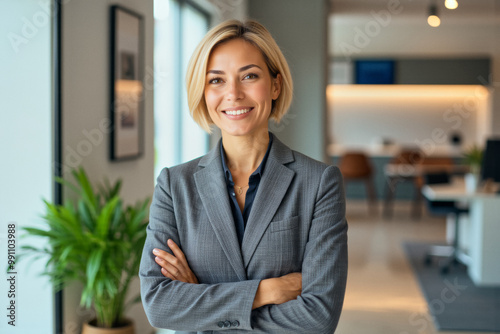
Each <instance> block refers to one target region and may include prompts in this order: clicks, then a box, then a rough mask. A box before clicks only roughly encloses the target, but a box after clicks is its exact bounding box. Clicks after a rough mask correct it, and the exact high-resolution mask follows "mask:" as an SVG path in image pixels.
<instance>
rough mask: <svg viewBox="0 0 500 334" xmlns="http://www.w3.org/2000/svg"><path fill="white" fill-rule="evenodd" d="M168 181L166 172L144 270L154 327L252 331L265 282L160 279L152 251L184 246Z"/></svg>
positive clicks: (155, 203) (159, 189) (154, 207)
mask: <svg viewBox="0 0 500 334" xmlns="http://www.w3.org/2000/svg"><path fill="white" fill-rule="evenodd" d="M169 178H170V175H169V170H168V169H166V168H165V169H164V170H163V171H162V173H161V174H160V176H159V177H158V183H157V186H156V187H155V192H154V195H153V200H152V204H151V209H150V221H149V225H148V228H147V238H146V243H145V245H144V250H143V253H142V258H141V266H140V269H139V277H140V282H141V297H142V301H143V305H144V310H145V312H146V315H147V317H148V320H149V322H150V323H151V325H152V326H154V327H157V328H168V329H172V330H179V331H183V330H188V331H207V330H214V331H218V330H221V329H229V328H230V329H235V328H238V329H251V312H252V305H253V300H254V296H255V293H256V291H257V288H258V286H259V283H260V280H249V281H241V282H228V283H220V284H190V283H184V282H180V281H172V280H170V279H168V278H166V277H165V276H163V275H162V274H161V272H160V267H159V266H158V264H157V263H156V262H155V261H154V258H155V257H154V255H153V253H152V251H153V249H154V248H155V247H157V248H160V249H164V250H167V251H169V249H168V247H165V245H166V244H167V240H168V239H169V238H171V239H172V240H174V241H175V242H176V243H178V244H179V236H178V230H177V227H176V219H175V211H174V207H173V201H172V197H171V191H170V186H171V182H170V179H169ZM228 325H230V326H228ZM221 327H222V328H221Z"/></svg>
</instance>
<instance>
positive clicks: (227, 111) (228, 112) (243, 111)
mask: <svg viewBox="0 0 500 334" xmlns="http://www.w3.org/2000/svg"><path fill="white" fill-rule="evenodd" d="M249 111H250V109H240V110H226V114H228V115H233V116H235V115H241V114H246V113H247V112H249Z"/></svg>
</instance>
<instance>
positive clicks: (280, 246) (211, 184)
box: [139, 137, 347, 334]
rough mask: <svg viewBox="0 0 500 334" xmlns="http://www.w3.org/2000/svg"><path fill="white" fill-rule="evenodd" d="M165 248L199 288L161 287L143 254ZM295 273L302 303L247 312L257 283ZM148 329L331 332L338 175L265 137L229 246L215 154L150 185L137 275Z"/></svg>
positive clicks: (340, 279) (339, 249) (337, 287)
mask: <svg viewBox="0 0 500 334" xmlns="http://www.w3.org/2000/svg"><path fill="white" fill-rule="evenodd" d="M169 238H171V239H172V240H174V241H175V242H176V243H177V244H178V245H179V246H180V248H181V249H182V250H183V252H184V253H185V255H186V258H187V260H188V262H189V265H190V267H191V270H192V271H193V272H194V274H195V275H196V277H197V278H198V280H199V282H200V284H189V283H184V282H179V281H171V280H170V279H168V278H166V277H164V276H163V275H162V274H161V272H160V267H159V266H158V265H157V264H156V263H155V262H154V256H153V254H152V250H153V248H155V247H157V248H160V249H163V250H167V251H170V250H169V248H168V247H167V240H168V239H169ZM292 272H301V273H302V294H301V295H300V296H299V297H298V298H297V299H296V300H292V301H289V302H287V303H284V304H280V305H265V306H263V307H260V308H258V309H255V310H252V304H253V300H254V296H255V293H256V291H257V288H258V285H259V282H260V280H262V279H265V278H270V277H279V276H282V275H285V274H288V273H292ZM139 276H140V279H141V295H142V301H143V305H144V308H145V311H146V314H147V316H148V319H149V321H150V323H151V324H152V325H153V326H154V327H158V328H168V329H172V330H177V331H187V332H188V333H196V332H198V333H222V332H226V333H246V332H247V331H251V332H252V333H283V334H285V333H286V334H290V333H300V334H306V333H314V334H319V333H325V334H331V333H333V332H334V331H335V328H336V326H337V323H338V320H339V316H340V313H341V310H342V304H343V300H344V292H345V287H346V278H347V222H346V220H345V199H344V190H343V185H342V176H341V174H340V172H339V169H338V168H337V167H335V166H329V165H326V164H324V163H321V162H318V161H315V160H313V159H311V158H309V157H306V156H305V155H302V154H300V153H298V152H295V151H292V150H291V149H289V148H288V147H287V146H285V145H284V144H283V143H281V142H280V141H279V140H278V139H277V138H276V137H274V140H273V144H272V146H271V151H270V153H269V158H268V160H267V163H266V167H265V171H264V173H263V176H262V179H261V182H260V186H259V189H258V192H257V195H256V197H255V201H254V203H253V207H252V211H251V213H250V217H249V218H248V222H247V226H246V229H245V235H244V237H243V241H242V245H241V248H240V245H239V243H238V237H237V235H236V229H235V225H234V221H233V217H232V214H231V208H230V203H229V198H228V194H227V187H226V183H225V179H224V174H223V169H222V164H221V156H220V151H219V147H218V146H216V147H215V148H214V149H213V150H211V151H210V152H209V153H208V154H207V155H205V156H203V157H201V158H198V159H195V160H192V161H190V162H187V163H185V164H182V165H179V166H175V167H172V168H168V169H167V168H165V169H163V171H162V172H161V174H160V176H159V177H158V183H157V185H156V188H155V192H154V196H153V201H152V204H151V210H150V222H149V226H148V236H147V240H146V244H145V246H144V251H143V254H142V260H141V267H140V271H139Z"/></svg>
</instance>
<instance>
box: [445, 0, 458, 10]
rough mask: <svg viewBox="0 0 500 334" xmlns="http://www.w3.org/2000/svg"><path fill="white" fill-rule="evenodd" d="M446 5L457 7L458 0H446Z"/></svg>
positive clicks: (447, 6) (450, 7) (449, 7)
mask: <svg viewBox="0 0 500 334" xmlns="http://www.w3.org/2000/svg"><path fill="white" fill-rule="evenodd" d="M444 5H445V7H446V8H448V9H455V8H457V7H458V2H457V0H444Z"/></svg>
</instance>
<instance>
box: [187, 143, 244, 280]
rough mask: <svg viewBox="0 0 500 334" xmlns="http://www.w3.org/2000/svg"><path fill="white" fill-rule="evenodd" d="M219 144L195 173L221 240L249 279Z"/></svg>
mask: <svg viewBox="0 0 500 334" xmlns="http://www.w3.org/2000/svg"><path fill="white" fill-rule="evenodd" d="M218 150H219V146H218V145H217V146H216V147H215V148H214V149H213V150H212V151H211V152H210V153H209V154H207V155H206V156H205V157H204V158H202V160H201V161H200V164H199V165H200V166H201V167H203V166H205V168H203V169H201V170H199V171H198V172H196V173H195V174H194V180H195V183H196V188H197V190H198V194H199V195H200V198H201V201H202V203H203V206H204V208H205V212H206V213H207V215H208V219H209V221H210V223H211V224H212V228H213V229H214V232H215V235H216V236H217V240H218V241H219V243H220V245H221V247H222V249H223V250H224V253H225V254H226V256H227V258H228V259H229V262H230V263H231V266H232V267H233V269H234V271H235V272H236V275H237V276H238V278H239V279H240V280H242V281H243V280H246V279H247V276H246V272H245V267H244V265H243V260H242V256H241V249H240V245H239V242H238V237H237V234H236V227H235V225H234V219H233V214H232V212H231V207H230V204H229V199H228V194H227V186H226V181H225V179H224V175H223V172H222V163H221V160H220V159H221V156H220V153H219V151H218Z"/></svg>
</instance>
